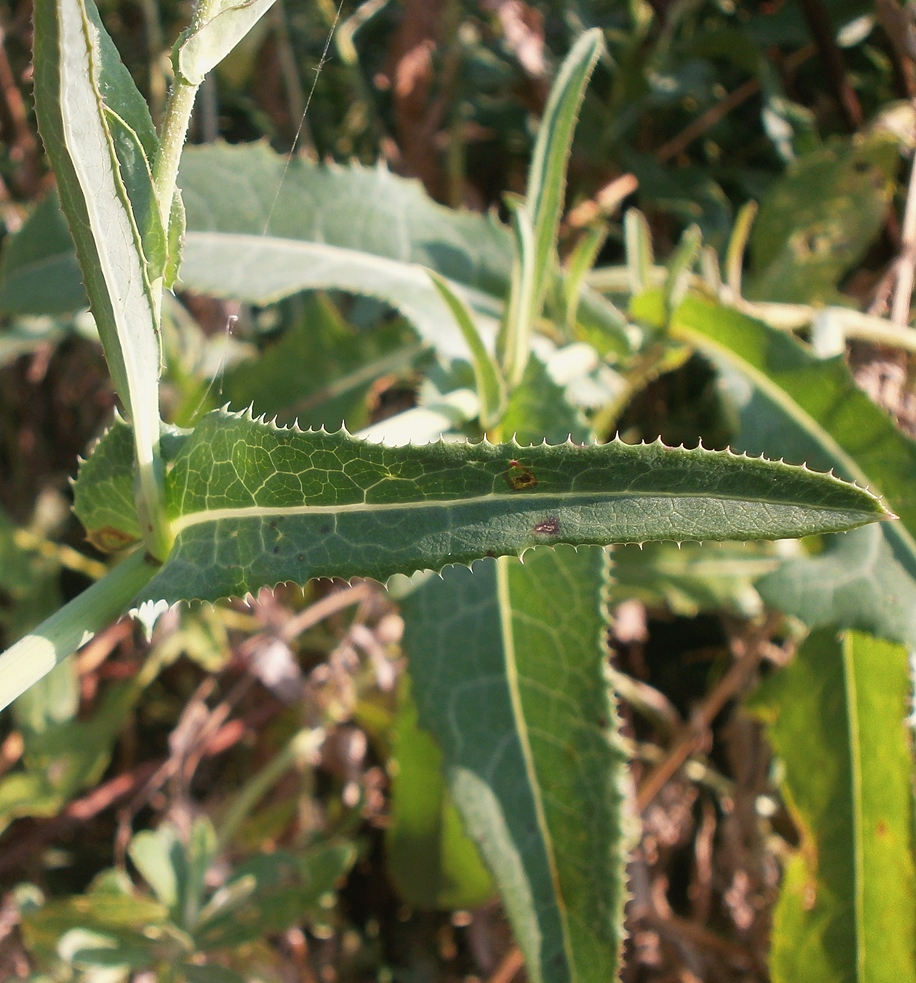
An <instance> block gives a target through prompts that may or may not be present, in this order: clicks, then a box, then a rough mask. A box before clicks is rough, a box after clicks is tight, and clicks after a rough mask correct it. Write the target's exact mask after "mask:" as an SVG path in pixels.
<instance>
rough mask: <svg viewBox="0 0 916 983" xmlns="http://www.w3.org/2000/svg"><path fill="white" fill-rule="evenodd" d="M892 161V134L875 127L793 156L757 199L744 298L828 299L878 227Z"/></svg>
mask: <svg viewBox="0 0 916 983" xmlns="http://www.w3.org/2000/svg"><path fill="white" fill-rule="evenodd" d="M898 159H899V150H898V146H897V142H896V140H894V139H893V138H891V137H890V136H889V135H888V133H887V132H882V131H876V132H874V133H871V134H869V135H868V136H857V137H854V138H853V139H852V140H851V141H849V142H834V143H831V144H829V145H827V146H825V147H819V148H818V149H817V150H813V151H811V152H810V153H808V154H805V155H804V156H803V157H800V158H798V160H796V161H795V162H794V163H793V164H792V165H791V166H790V167H789V170H788V172H787V173H786V175H785V176H784V177H783V178H781V179H780V180H778V181H776V182H775V183H774V184H773V185H772V186H771V187H770V188H769V190H768V192H767V194H766V195H765V196H764V198H763V200H762V202H761V204H760V212H759V213H758V215H757V220H756V222H755V223H754V227H753V229H752V231H751V239H750V253H751V259H752V270H751V275H750V277H749V278H748V284H747V294H748V296H749V297H753V298H755V299H758V300H767V301H785V302H797V303H811V302H815V301H827V300H830V299H831V298H832V297H834V296H835V293H836V285H837V283H838V282H839V280H840V278H841V276H842V275H843V274H844V273H845V272H846V271H847V270H849V269H851V268H852V267H853V266H854V265H855V264H856V262H857V261H858V260H859V259H860V258H861V257H862V256H863V255H864V253H865V251H866V249H867V248H868V247H869V245H871V243H872V241H873V240H874V239H875V237H876V236H877V235H878V233H879V232H880V231H881V228H882V227H883V225H884V222H885V218H886V214H887V208H888V203H889V202H890V200H891V195H892V194H893V188H894V177H895V174H896V171H897V164H898Z"/></svg>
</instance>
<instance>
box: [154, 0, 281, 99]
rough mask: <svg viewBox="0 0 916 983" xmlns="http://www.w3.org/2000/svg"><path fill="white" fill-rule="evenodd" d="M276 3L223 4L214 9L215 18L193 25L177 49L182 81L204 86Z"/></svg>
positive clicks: (247, 0) (227, 0) (244, 1)
mask: <svg viewBox="0 0 916 983" xmlns="http://www.w3.org/2000/svg"><path fill="white" fill-rule="evenodd" d="M273 3H274V0H241V2H233V0H221V2H217V3H216V4H215V5H211V7H210V10H212V16H210V17H208V18H207V19H206V20H201V19H198V20H197V21H195V22H193V23H192V24H191V27H190V28H189V29H188V31H187V32H186V33H185V34H184V35H182V37H181V38H179V40H178V44H177V45H176V46H175V53H174V55H173V61H174V63H175V67H176V68H177V70H178V72H179V73H180V75H181V77H182V78H183V79H184V80H185V81H186V82H188V83H190V84H191V85H200V83H201V82H203V80H204V76H205V75H206V74H207V72H209V71H210V70H211V69H213V68H215V67H216V66H217V65H218V64H219V63H220V62H221V61H222V60H223V59H224V58H225V57H226V55H228V54H229V52H230V51H232V49H233V48H234V47H235V46H236V45H237V44H238V43H239V41H241V40H242V38H243V37H245V35H246V34H247V33H248V32H249V31H250V30H251V29H252V27H254V25H255V24H256V23H257V22H258V21H259V20H260V19H261V18H262V17H263V16H264V14H266V13H267V11H268V10H270V8H271V7H272V6H273ZM214 8H215V9H214Z"/></svg>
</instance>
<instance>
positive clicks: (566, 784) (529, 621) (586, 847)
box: [403, 549, 628, 983]
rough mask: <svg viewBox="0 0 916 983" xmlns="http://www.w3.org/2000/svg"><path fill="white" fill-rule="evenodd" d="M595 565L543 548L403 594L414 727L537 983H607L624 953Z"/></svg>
mask: <svg viewBox="0 0 916 983" xmlns="http://www.w3.org/2000/svg"><path fill="white" fill-rule="evenodd" d="M603 563H604V556H603V551H602V550H600V549H584V550H580V551H578V552H575V551H573V550H571V549H560V550H556V551H554V550H537V551H535V552H534V553H533V554H530V555H529V556H528V557H527V558H526V561H525V563H524V564H522V563H519V562H518V561H517V560H515V559H509V558H503V559H501V560H497V561H490V560H488V561H485V562H482V563H480V564H477V565H476V566H475V568H474V570H473V571H472V570H467V569H465V568H454V569H450V570H447V571H445V573H444V575H443V578H442V579H440V578H430V579H429V580H427V581H426V582H425V583H423V584H422V585H421V586H420V587H419V588H418V589H417V590H416V591H415V592H414V593H413V594H411V595H410V596H409V597H408V598H407V599H406V600H405V601H404V602H403V610H404V615H405V635H404V647H405V650H406V651H407V653H408V658H409V662H410V672H411V677H412V679H413V686H414V695H415V699H416V702H417V707H418V710H419V721H420V725H421V726H423V727H425V728H427V729H428V730H429V731H430V732H431V733H432V734H433V735H434V736H435V738H436V741H437V742H438V744H439V746H440V748H441V749H442V753H443V757H444V774H445V778H446V782H447V783H448V786H449V789H450V791H451V794H452V798H453V800H454V802H455V804H456V806H457V808H458V810H459V811H460V812H461V814H462V816H463V818H464V822H465V825H466V828H467V830H468V832H469V834H470V835H471V836H472V837H473V838H474V839H475V840H476V841H477V843H478V845H479V846H480V849H481V852H482V854H483V856H484V859H485V860H486V862H487V864H488V866H489V867H490V870H491V871H492V873H493V877H494V880H495V882H496V884H497V887H498V888H499V891H500V894H501V896H502V900H503V904H504V906H505V908H506V911H507V912H508V914H509V918H510V920H511V921H512V926H513V929H514V931H515V936H516V939H517V941H518V944H519V946H520V947H521V949H522V952H523V953H524V955H525V961H526V966H527V970H528V974H529V978H530V979H531V980H532V981H536V983H566V981H576V983H590V981H594V983H606V981H608V980H612V979H614V978H615V977H616V973H617V969H618V966H619V953H620V947H621V943H622V940H623V918H622V916H623V903H624V897H625V878H624V865H625V863H626V855H627V842H626V840H627V831H628V823H627V813H626V805H625V800H626V796H627V790H626V789H627V781H628V773H627V769H626V763H625V755H624V752H623V751H622V750H621V748H620V746H619V744H618V743H617V738H616V711H615V708H614V705H613V701H612V699H611V695H610V693H609V690H608V686H607V681H606V679H605V677H604V673H603V655H604V646H603V643H602V639H603V637H604V634H605V633H606V631H607V621H606V617H605V613H604V611H603V609H602V591H601V585H602V570H603Z"/></svg>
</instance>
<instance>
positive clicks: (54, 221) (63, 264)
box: [0, 191, 86, 314]
mask: <svg viewBox="0 0 916 983" xmlns="http://www.w3.org/2000/svg"><path fill="white" fill-rule="evenodd" d="M85 306H86V291H85V289H84V288H83V285H82V283H81V282H80V270H79V264H78V263H77V261H76V254H75V253H74V252H73V240H72V239H71V238H70V232H69V231H68V229H67V223H66V221H65V219H64V216H63V213H62V212H61V210H60V200H59V199H58V197H57V192H56V191H51V192H49V193H48V194H47V195H45V197H44V198H43V199H42V201H41V202H39V204H38V205H37V207H36V208H35V210H34V211H33V212H32V214H31V216H30V217H29V219H28V221H27V222H26V224H25V225H24V226H23V229H22V231H21V232H20V234H18V235H14V236H10V237H9V238H8V239H7V240H6V241H5V242H4V244H3V259H2V261H0V309H2V310H3V311H5V312H6V313H9V314H66V313H70V312H71V311H75V310H79V309H80V308H82V307H85Z"/></svg>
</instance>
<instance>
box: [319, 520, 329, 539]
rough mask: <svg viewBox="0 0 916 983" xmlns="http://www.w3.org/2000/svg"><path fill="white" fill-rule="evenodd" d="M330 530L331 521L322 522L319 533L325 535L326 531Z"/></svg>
mask: <svg viewBox="0 0 916 983" xmlns="http://www.w3.org/2000/svg"><path fill="white" fill-rule="evenodd" d="M330 531H331V523H330V522H326V523H325V524H324V525H323V526H322V527H321V535H322V536H327V534H328V533H329V532H330Z"/></svg>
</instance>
